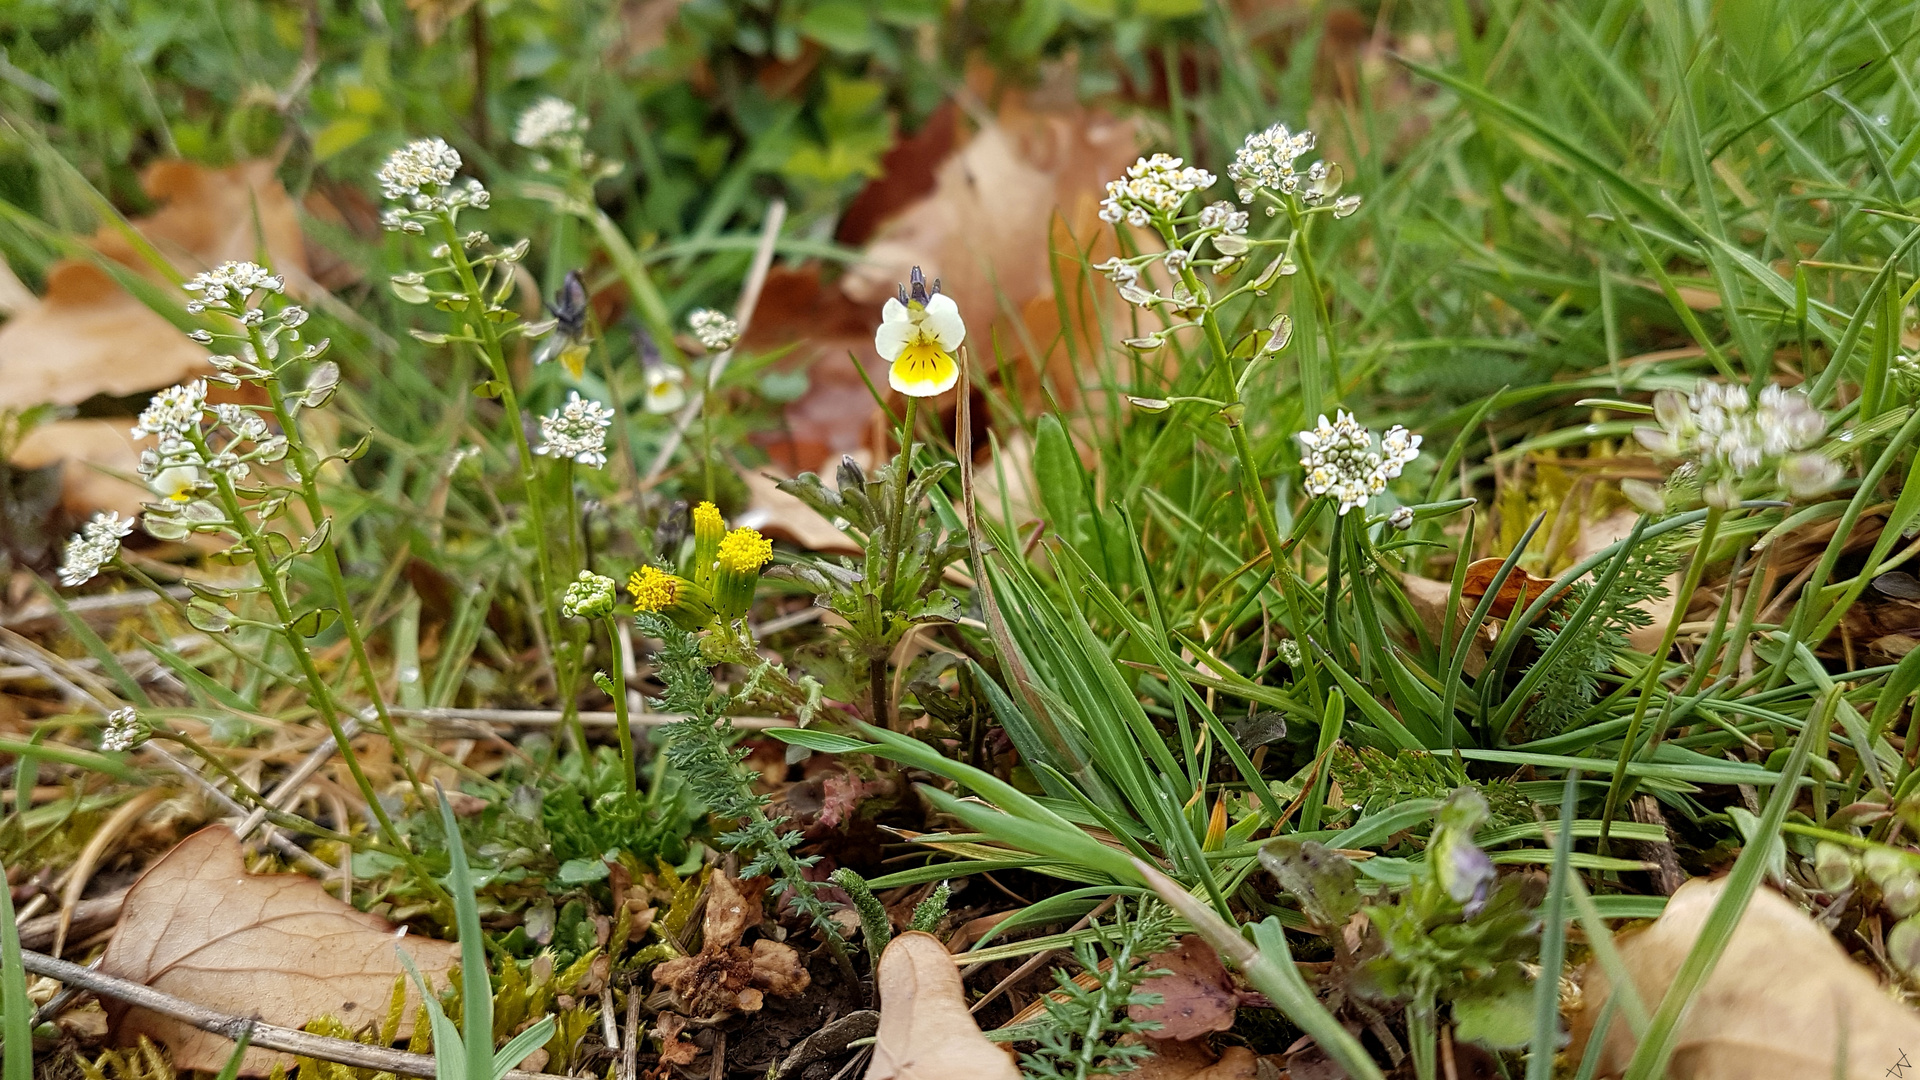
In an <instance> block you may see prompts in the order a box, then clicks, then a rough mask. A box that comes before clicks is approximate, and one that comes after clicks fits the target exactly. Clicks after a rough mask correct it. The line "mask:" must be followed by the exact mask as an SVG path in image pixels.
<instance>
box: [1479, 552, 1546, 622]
mask: <svg viewBox="0 0 1920 1080" xmlns="http://www.w3.org/2000/svg"><path fill="white" fill-rule="evenodd" d="M1505 563H1506V560H1505V559H1499V558H1493V559H1477V560H1475V561H1474V562H1471V563H1469V564H1467V573H1466V576H1465V580H1463V581H1462V582H1461V583H1460V605H1461V606H1462V607H1464V608H1466V609H1467V610H1468V612H1469V613H1471V612H1472V610H1473V609H1474V608H1475V607H1477V606H1478V605H1479V603H1480V601H1481V599H1482V598H1484V597H1485V596H1486V595H1487V590H1488V589H1490V588H1492V587H1493V579H1494V578H1496V577H1498V576H1499V575H1500V567H1501V566H1502V565H1504V564H1505ZM1552 587H1553V582H1551V581H1549V580H1547V579H1546V578H1537V577H1534V576H1533V575H1532V574H1529V573H1527V572H1526V571H1525V570H1522V569H1520V568H1519V567H1517V566H1516V567H1514V568H1513V571H1512V572H1511V573H1509V574H1508V575H1507V579H1506V580H1505V581H1503V582H1501V583H1500V591H1499V592H1497V593H1495V594H1494V597H1493V606H1492V607H1491V608H1489V609H1488V612H1487V614H1488V615H1489V616H1490V617H1492V618H1495V619H1511V618H1512V617H1513V613H1514V611H1515V609H1518V610H1521V611H1525V610H1526V607H1525V606H1524V605H1526V604H1531V603H1533V602H1534V601H1535V600H1538V599H1540V597H1542V596H1544V595H1546V592H1547V590H1548V589H1550V588H1552Z"/></svg>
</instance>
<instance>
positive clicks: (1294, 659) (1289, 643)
mask: <svg viewBox="0 0 1920 1080" xmlns="http://www.w3.org/2000/svg"><path fill="white" fill-rule="evenodd" d="M1279 649H1280V659H1282V660H1284V661H1286V664H1287V666H1288V667H1290V668H1297V667H1300V666H1301V664H1302V662H1303V661H1304V660H1305V657H1303V656H1301V655H1300V643H1299V642H1298V641H1295V640H1294V639H1292V638H1281V639H1280V646H1279Z"/></svg>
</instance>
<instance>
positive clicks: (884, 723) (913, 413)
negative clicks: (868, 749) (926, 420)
mask: <svg viewBox="0 0 1920 1080" xmlns="http://www.w3.org/2000/svg"><path fill="white" fill-rule="evenodd" d="M919 419H920V399H919V398H917V397H908V398H907V414H906V417H905V418H904V419H902V420H901V421H900V456H899V458H897V459H896V460H895V464H894V470H893V472H894V475H893V501H892V503H890V504H889V505H888V507H887V518H886V521H885V522H884V523H883V525H882V529H883V532H884V542H885V544H886V551H885V556H886V560H887V562H886V566H887V570H886V573H885V575H883V576H882V577H881V579H880V592H879V593H878V595H877V596H875V597H874V598H873V600H872V602H873V603H874V604H876V605H877V606H878V607H879V610H878V611H876V612H875V613H874V620H875V623H876V625H877V626H878V628H879V629H880V632H881V640H883V641H884V640H885V638H886V633H885V628H886V626H887V622H888V619H887V613H888V612H889V611H892V610H894V608H895V603H894V595H893V589H894V583H895V581H896V580H897V579H898V578H899V576H900V550H901V548H903V547H905V546H906V543H907V488H908V486H909V484H910V482H911V480H912V476H913V436H914V429H915V427H916V426H917V423H918V421H919ZM867 681H868V683H869V684H870V686H871V689H870V691H869V692H870V693H871V694H872V695H873V719H874V723H876V724H879V725H880V726H881V727H892V726H893V725H892V723H891V713H892V712H893V709H892V701H891V699H892V697H893V695H892V694H891V693H889V692H888V690H887V658H886V657H885V656H884V655H882V656H873V657H869V658H868V660H867Z"/></svg>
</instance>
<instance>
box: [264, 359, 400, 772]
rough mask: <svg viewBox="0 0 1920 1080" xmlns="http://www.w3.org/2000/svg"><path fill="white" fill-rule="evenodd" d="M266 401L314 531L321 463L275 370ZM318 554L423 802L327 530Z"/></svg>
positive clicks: (369, 690)
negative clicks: (301, 429)
mask: <svg viewBox="0 0 1920 1080" xmlns="http://www.w3.org/2000/svg"><path fill="white" fill-rule="evenodd" d="M247 335H248V338H249V339H250V340H251V341H252V343H253V348H254V355H255V356H258V357H260V358H262V360H263V361H264V359H265V358H266V355H267V349H266V344H265V342H263V341H261V339H260V331H259V330H258V329H257V328H254V327H248V328H247ZM265 385H266V389H267V401H268V402H269V403H270V404H271V405H272V406H273V415H274V419H276V420H278V421H279V423H280V433H281V434H282V435H284V436H285V437H286V440H287V442H288V444H289V447H290V451H289V453H288V454H287V458H288V460H290V461H291V462H292V463H293V472H294V476H295V477H297V478H298V479H299V481H300V501H301V502H302V503H303V504H304V505H305V506H306V508H307V517H308V520H310V521H311V522H313V527H314V528H316V529H318V528H320V526H321V523H322V522H323V521H326V520H328V519H327V516H326V505H325V504H324V503H322V502H321V501H320V485H319V483H318V480H317V477H318V474H319V462H318V460H317V459H316V457H315V455H314V452H313V449H312V448H311V447H309V446H308V445H307V441H306V439H305V438H304V437H303V436H302V435H301V433H300V425H299V424H298V423H297V422H296V421H295V418H294V415H293V410H291V409H289V408H288V407H287V399H286V394H285V393H284V392H283V391H282V390H281V387H280V378H279V373H278V372H277V371H276V372H275V373H274V375H273V377H271V378H268V379H266V380H265ZM315 554H316V555H318V556H319V557H320V567H321V569H322V571H324V572H325V573H326V576H327V588H328V589H329V591H331V592H332V593H333V603H334V606H335V608H336V609H337V610H338V611H339V612H340V625H341V628H342V629H343V630H344V631H345V633H346V638H347V648H348V650H349V651H350V652H352V654H353V662H354V665H355V667H357V668H358V669H359V671H360V687H361V690H362V691H363V692H364V693H365V694H366V695H367V700H368V701H369V702H370V703H372V705H373V711H374V715H375V717H376V718H377V719H378V721H379V723H380V731H381V734H383V735H385V736H386V737H387V741H388V743H390V744H391V745H392V746H393V752H394V756H395V757H398V758H399V759H400V771H401V772H402V773H404V774H406V777H407V784H408V785H409V786H411V787H412V788H413V798H414V801H415V802H418V803H419V804H420V805H422V806H425V805H426V803H427V795H426V791H425V790H424V789H422V788H421V786H420V777H419V775H418V774H416V773H415V772H414V771H413V763H412V762H411V761H409V760H408V758H407V751H406V746H405V744H404V743H403V742H401V740H400V732H399V731H398V729H396V728H395V727H394V724H393V717H392V716H391V715H390V714H389V713H388V712H387V699H386V696H385V695H384V694H382V693H381V692H380V678H379V676H378V675H377V674H375V672H374V670H373V661H372V659H370V658H369V656H368V655H367V640H366V635H365V634H363V633H361V631H360V621H359V620H358V619H356V618H354V614H353V598H352V597H351V596H350V595H349V594H348V593H347V580H346V577H345V575H343V574H342V573H341V571H340V555H339V551H338V550H337V549H336V548H335V547H334V543H333V531H332V529H331V528H329V529H328V531H327V535H326V538H325V539H323V540H321V541H320V547H319V549H318V550H317V551H316V552H315Z"/></svg>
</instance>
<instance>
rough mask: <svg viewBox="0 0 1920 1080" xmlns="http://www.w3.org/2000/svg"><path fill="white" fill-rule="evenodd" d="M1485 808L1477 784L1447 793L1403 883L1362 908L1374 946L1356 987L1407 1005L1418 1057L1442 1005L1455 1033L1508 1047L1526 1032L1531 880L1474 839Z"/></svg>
mask: <svg viewBox="0 0 1920 1080" xmlns="http://www.w3.org/2000/svg"><path fill="white" fill-rule="evenodd" d="M1488 816H1489V810H1488V807H1487V800H1486V799H1485V798H1484V797H1483V796H1481V794H1480V793H1479V792H1478V791H1476V790H1474V789H1472V788H1461V789H1459V790H1458V791H1455V792H1454V793H1453V794H1452V795H1450V796H1448V797H1447V801H1446V802H1445V803H1443V804H1441V807H1440V811H1439V815H1438V817H1439V820H1438V823H1437V824H1436V825H1435V827H1434V831H1433V839H1432V840H1431V842H1429V843H1428V845H1427V851H1426V856H1427V857H1426V859H1425V860H1424V861H1423V862H1419V863H1416V864H1414V873H1413V880H1412V882H1411V883H1410V884H1409V885H1408V887H1407V889H1406V890H1405V891H1403V892H1401V893H1400V894H1399V895H1398V896H1396V897H1394V898H1393V899H1392V900H1391V901H1389V902H1387V903H1384V904H1371V905H1367V906H1366V907H1363V908H1362V909H1361V910H1362V911H1364V912H1365V913H1366V916H1367V919H1368V921H1370V922H1371V923H1372V924H1373V929H1374V932H1375V933H1376V934H1378V936H1379V946H1378V947H1379V952H1378V953H1377V954H1376V955H1374V956H1372V957H1371V958H1370V959H1368V960H1367V961H1366V962H1364V963H1362V964H1361V965H1360V968H1359V970H1358V973H1357V977H1356V979H1355V983H1354V990H1355V991H1356V992H1357V993H1360V994H1361V995H1363V996H1366V997H1371V998H1374V999H1376V1000H1381V1001H1388V1002H1402V1003H1405V1004H1406V1006H1407V1028H1408V1034H1409V1036H1410V1041H1411V1042H1412V1043H1413V1053H1414V1058H1415V1061H1416V1062H1418V1061H1420V1060H1421V1058H1422V1056H1423V1055H1431V1054H1432V1052H1433V1045H1434V1038H1435V1032H1436V1031H1437V1027H1436V1025H1437V1022H1438V1017H1439V1014H1440V1010H1441V1008H1442V1007H1443V1006H1444V1007H1445V1008H1446V1010H1447V1013H1448V1015H1449V1016H1450V1018H1451V1020H1452V1022H1453V1026H1454V1036H1455V1038H1458V1039H1465V1040H1468V1041H1471V1042H1477V1043H1480V1044H1482V1045H1484V1046H1488V1047H1491V1048H1495V1049H1513V1048H1517V1047H1521V1046H1524V1045H1526V1043H1527V1040H1528V1039H1529V1037H1530V1036H1531V1035H1532V1030H1533V1016H1532V1009H1533V988H1532V983H1531V980H1530V979H1529V978H1528V976H1527V974H1526V971H1525V970H1524V969H1523V968H1522V967H1521V966H1520V963H1521V961H1522V960H1523V959H1528V958H1531V957H1533V956H1535V955H1537V953H1538V950H1539V940H1538V939H1539V932H1540V918H1539V915H1538V914H1537V912H1536V911H1535V906H1536V903H1537V901H1538V896H1537V895H1534V893H1535V892H1537V888H1536V889H1534V890H1532V891H1530V890H1529V887H1528V881H1527V879H1526V878H1524V877H1521V876H1517V875H1510V876H1508V877H1506V878H1500V877H1498V875H1497V874H1496V873H1495V870H1494V865H1493V860H1492V859H1491V858H1489V857H1488V856H1487V853H1486V852H1485V851H1482V850H1481V849H1480V848H1479V847H1478V846H1477V845H1476V844H1475V843H1474V842H1473V835H1474V833H1475V832H1476V831H1477V830H1478V829H1479V828H1480V827H1481V826H1482V825H1484V824H1486V822H1487V818H1488ZM1429 1060H1430V1057H1429ZM1423 1075H1431V1074H1428V1073H1423Z"/></svg>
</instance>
